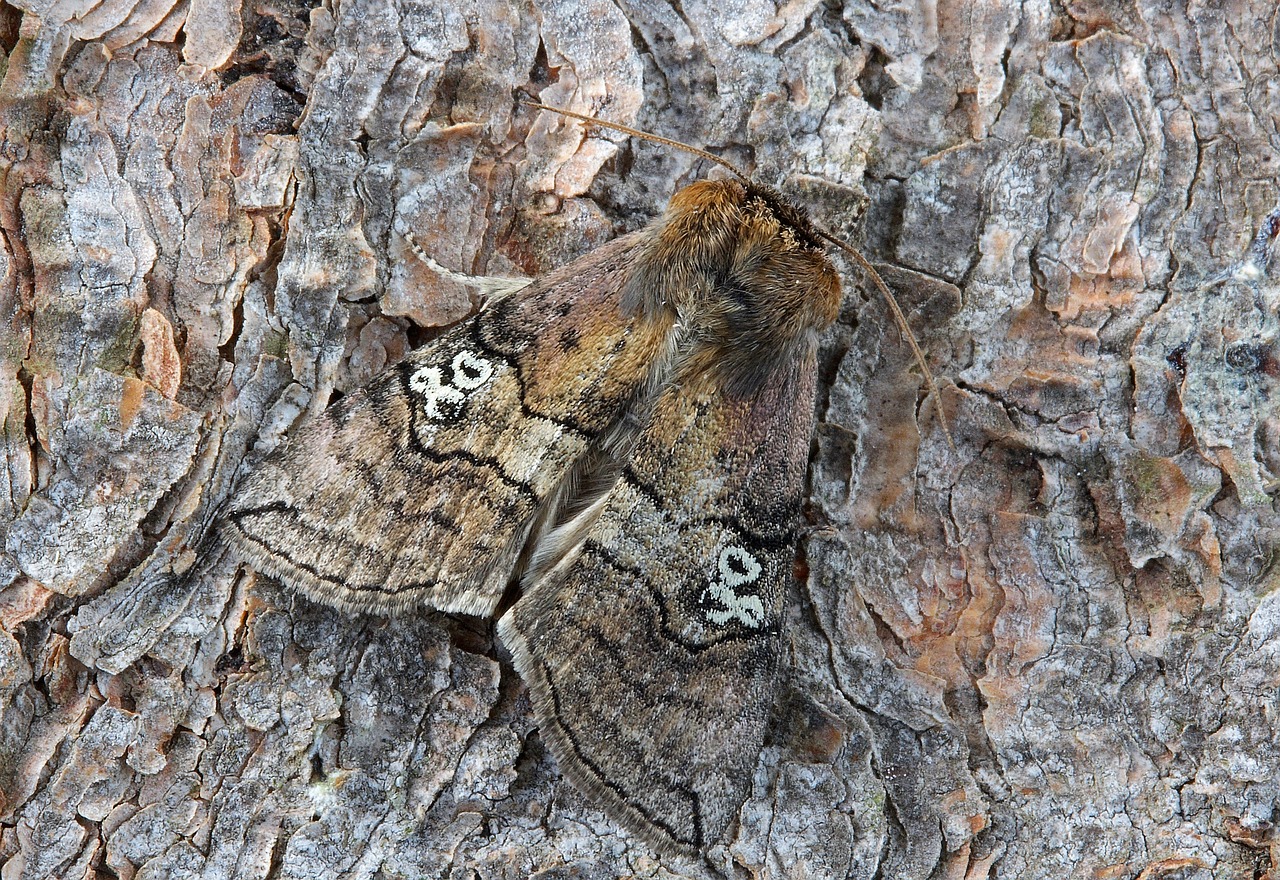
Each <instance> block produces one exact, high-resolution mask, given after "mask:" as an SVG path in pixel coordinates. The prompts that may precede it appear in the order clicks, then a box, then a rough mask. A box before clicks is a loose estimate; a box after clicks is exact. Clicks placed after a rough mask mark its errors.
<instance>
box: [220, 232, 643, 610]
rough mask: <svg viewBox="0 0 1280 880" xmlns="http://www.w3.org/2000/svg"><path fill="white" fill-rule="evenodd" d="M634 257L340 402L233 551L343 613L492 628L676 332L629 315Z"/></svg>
mask: <svg viewBox="0 0 1280 880" xmlns="http://www.w3.org/2000/svg"><path fill="white" fill-rule="evenodd" d="M635 247H636V239H635V237H634V236H630V237H625V238H621V239H618V240H616V241H614V242H612V243H611V244H609V245H606V246H605V247H604V248H601V249H598V250H596V251H595V252H594V253H592V254H590V255H589V256H588V257H587V258H584V259H582V260H579V261H577V262H574V263H571V264H569V265H567V266H565V267H564V268H562V269H560V270H559V271H557V272H555V273H553V274H552V275H550V276H549V277H547V278H545V279H543V280H540V281H539V282H536V283H534V284H532V285H530V286H528V287H525V288H522V289H521V290H519V291H517V292H515V293H513V294H510V295H508V296H506V297H504V298H503V299H501V300H499V301H498V302H496V303H494V304H492V305H491V306H490V307H489V308H488V309H486V310H485V311H483V312H481V313H480V314H479V315H477V316H476V317H475V318H473V319H472V320H470V321H468V322H467V323H465V324H462V325H460V326H458V327H456V328H454V329H453V330H452V331H450V332H448V333H446V334H445V335H443V336H441V337H440V338H439V339H437V340H435V341H433V342H432V343H430V344H428V345H427V346H425V347H423V348H421V349H419V350H417V351H415V352H414V353H413V354H412V355H410V356H409V357H408V358H406V359H405V360H404V361H403V362H402V363H400V364H398V365H396V366H395V367H392V368H391V369H389V370H387V371H386V372H385V373H383V374H382V375H381V376H379V377H378V378H377V379H375V380H374V381H373V382H372V383H371V384H370V385H369V386H367V387H366V388H364V389H362V390H360V391H358V392H355V393H353V394H351V395H349V396H348V397H345V398H343V399H342V400H340V401H339V402H338V403H336V404H335V405H334V406H332V407H331V408H330V409H329V410H327V411H326V412H325V413H323V414H322V415H321V416H319V417H318V418H317V419H316V420H315V421H313V422H312V423H310V424H309V425H308V426H306V427H305V428H303V429H302V430H300V431H299V432H298V433H297V435H296V436H295V437H293V438H292V439H291V440H290V441H289V442H288V443H287V445H285V446H283V447H282V448H280V449H278V450H276V451H275V452H273V453H272V455H270V456H269V457H268V458H267V459H266V460H265V461H264V462H263V464H262V466H261V467H260V468H259V469H258V470H257V472H256V473H255V474H254V475H253V476H252V477H251V478H250V480H249V481H248V483H247V485H246V486H245V487H244V488H243V490H242V491H240V492H238V493H237V495H236V497H235V499H234V501H233V503H232V505H231V507H230V508H229V509H228V510H227V511H226V513H225V514H224V517H223V522H222V533H223V535H224V536H225V537H227V538H228V539H229V540H230V542H231V543H232V544H233V546H235V547H236V548H238V549H239V551H240V552H241V554H242V555H243V556H244V557H245V558H246V559H247V560H248V561H249V562H251V563H252V564H253V565H254V567H255V568H257V569H259V570H260V571H262V572H265V573H266V574H269V575H271V576H273V577H276V578H279V579H280V580H281V581H283V582H285V583H286V584H288V585H289V586H292V587H294V588H296V589H299V590H301V591H302V592H304V593H306V594H308V595H309V596H311V597H313V598H315V599H317V600H320V601H323V602H326V603H328V604H332V605H337V606H339V607H343V608H349V609H353V610H359V611H391V610H397V609H404V608H407V607H410V606H414V605H422V604H426V605H430V606H432V607H435V608H438V609H440V610H443V611H452V612H461V613H467V614H478V615H487V614H491V613H492V612H493V610H494V608H495V606H496V605H497V603H498V601H499V599H500V597H501V595H502V592H503V590H504V589H505V586H506V584H507V580H508V578H509V576H510V573H511V571H512V569H513V567H514V564H515V561H516V559H517V557H518V555H519V553H520V551H521V549H522V547H523V545H524V543H525V541H526V538H527V536H528V534H529V531H530V529H531V527H532V523H533V520H534V517H535V514H536V513H537V512H538V510H539V508H540V507H541V506H542V505H543V503H544V501H545V500H546V499H547V498H548V497H549V496H550V495H551V494H552V493H553V492H554V491H555V488H556V485H557V483H558V481H559V480H560V479H561V478H562V477H563V476H564V474H565V472H566V470H567V469H568V468H569V467H570V466H571V465H572V463H573V462H574V461H575V460H576V459H577V458H579V457H580V456H581V455H582V454H583V452H584V450H586V449H587V448H588V447H589V445H590V443H591V441H592V439H593V438H595V437H596V436H597V435H598V434H599V433H600V432H601V431H603V430H604V429H605V428H607V427H608V426H609V425H610V424H611V423H613V422H614V421H615V420H616V419H617V418H618V417H619V415H620V413H621V412H622V411H623V410H624V408H625V406H626V404H627V403H628V402H629V400H630V398H631V397H632V395H633V394H634V393H635V391H636V388H637V387H639V386H640V385H641V383H642V382H643V381H644V380H645V378H646V376H647V375H648V371H649V368H650V364H651V362H652V361H653V359H654V357H655V353H656V351H657V350H658V348H659V347H660V346H661V344H662V341H663V339H664V337H665V335H666V332H667V330H668V329H669V326H661V325H660V324H661V322H660V321H657V320H647V319H643V318H635V317H628V316H626V315H624V314H622V312H621V311H620V306H619V301H620V299H621V297H620V296H619V288H620V285H621V283H622V279H623V278H624V277H625V272H624V271H623V270H624V269H625V267H626V266H627V265H628V263H629V262H630V261H631V259H632V258H633V251H634V250H635Z"/></svg>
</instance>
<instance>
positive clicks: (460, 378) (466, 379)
mask: <svg viewBox="0 0 1280 880" xmlns="http://www.w3.org/2000/svg"><path fill="white" fill-rule="evenodd" d="M451 366H452V367H453V385H454V387H455V388H461V389H462V390H463V391H475V390H476V389H477V388H479V387H480V386H482V385H484V383H486V382H488V381H489V380H490V379H492V378H493V364H491V363H489V362H488V361H487V360H485V359H484V358H482V357H476V356H475V355H473V354H472V353H471V352H469V351H460V352H458V353H457V354H456V355H454V356H453V363H452V364H451Z"/></svg>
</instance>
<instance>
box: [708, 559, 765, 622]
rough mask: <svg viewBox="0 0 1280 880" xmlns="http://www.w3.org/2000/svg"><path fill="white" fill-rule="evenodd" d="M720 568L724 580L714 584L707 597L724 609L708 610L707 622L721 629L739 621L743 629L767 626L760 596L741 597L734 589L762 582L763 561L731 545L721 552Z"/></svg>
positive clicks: (721, 579) (713, 582)
mask: <svg viewBox="0 0 1280 880" xmlns="http://www.w3.org/2000/svg"><path fill="white" fill-rule="evenodd" d="M733 563H736V564H737V565H736V566H735V565H734V564H733ZM716 567H717V568H718V569H719V575H720V577H719V579H718V580H714V581H712V582H711V584H710V585H709V586H708V587H707V589H706V592H704V593H703V596H704V597H705V596H707V595H710V597H711V599H712V600H713V601H715V602H717V603H718V604H720V605H722V606H723V608H716V609H713V610H710V611H708V612H707V619H708V620H710V621H711V622H712V623H714V624H717V625H719V626H724V625H725V624H726V623H728V622H729V621H730V620H734V619H737V620H738V621H739V622H740V623H741V624H742V625H743V626H749V627H751V628H752V629H759V628H760V627H761V626H763V625H764V603H763V602H761V601H760V597H759V596H739V595H738V594H737V593H736V592H734V589H733V588H734V587H740V586H742V585H744V584H750V583H754V582H755V581H757V580H759V579H760V572H761V571H763V569H762V568H761V566H760V561H759V560H758V559H756V558H755V557H754V556H752V555H751V554H750V553H748V552H747V550H746V548H744V547H737V546H734V545H730V546H728V547H725V548H724V549H723V550H721V551H720V559H719V560H718V561H717V564H716ZM738 569H742V570H741V571H739V570H738Z"/></svg>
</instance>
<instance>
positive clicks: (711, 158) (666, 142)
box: [520, 101, 751, 183]
mask: <svg viewBox="0 0 1280 880" xmlns="http://www.w3.org/2000/svg"><path fill="white" fill-rule="evenodd" d="M520 103H522V104H524V105H525V106H526V107H537V108H538V109H539V110H550V111H551V112H552V113H559V114H560V115H561V116H568V117H569V118H570V119H579V120H581V121H583V122H588V123H590V124H591V125H598V126H600V127H601V128H611V129H613V130H614V131H620V132H622V133H623V134H629V135H631V136H632V137H638V138H640V139H641V140H644V141H650V142H652V143H655V144H662V145H663V146H665V147H674V148H675V149H677V150H683V151H684V152H686V153H692V154H693V155H695V156H697V157H698V158H700V159H706V160H707V161H708V162H714V163H716V164H717V165H719V166H720V167H721V168H727V169H729V170H730V171H731V172H733V174H734V175H735V176H736V177H737V178H738V179H739V180H741V181H742V182H743V183H750V182H751V178H750V177H747V175H745V174H743V173H742V172H741V171H739V170H738V169H737V168H736V167H734V165H733V163H731V162H729V161H728V160H727V159H721V158H720V157H719V156H717V155H716V154H715V153H708V152H707V151H706V150H700V149H698V148H697V147H691V146H689V145H688V144H685V143H681V142H680V141H673V140H671V139H670V138H664V137H662V136H661V135H656V134H650V133H649V132H647V131H641V130H640V129H638V128H632V127H631V126H629V125H620V124H619V123H617V122H608V121H606V120H604V119H597V118H596V117H594V116H587V115H586V114H585V113H574V112H573V111H572V110H562V109H560V108H559V107H552V106H551V105H549V104H539V103H537V102H536V101H521V102H520Z"/></svg>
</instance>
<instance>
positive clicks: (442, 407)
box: [409, 351, 493, 421]
mask: <svg viewBox="0 0 1280 880" xmlns="http://www.w3.org/2000/svg"><path fill="white" fill-rule="evenodd" d="M449 368H450V372H451V373H452V374H453V375H452V376H451V377H450V382H448V383H446V382H445V381H444V371H443V370H442V369H440V368H439V367H433V366H427V367H419V368H418V370H417V371H416V372H415V373H414V374H413V375H412V376H410V377H409V387H410V388H412V389H413V390H414V391H416V392H417V393H418V394H421V395H422V401H423V402H422V409H423V412H424V413H425V414H426V416H427V418H429V419H434V420H436V421H447V420H449V419H453V418H457V415H458V413H457V412H456V410H455V409H454V408H455V407H457V406H458V405H460V404H462V403H464V402H466V399H467V398H468V397H470V396H471V395H472V394H473V393H474V392H476V391H477V390H479V389H480V388H482V387H483V386H484V384H485V383H486V382H488V381H489V380H490V379H492V378H493V364H492V363H490V362H489V361H487V360H485V359H484V358H482V357H478V356H477V355H474V354H472V353H471V352H469V351H460V352H458V353H457V354H456V355H454V356H453V363H451V364H450V365H449Z"/></svg>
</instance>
